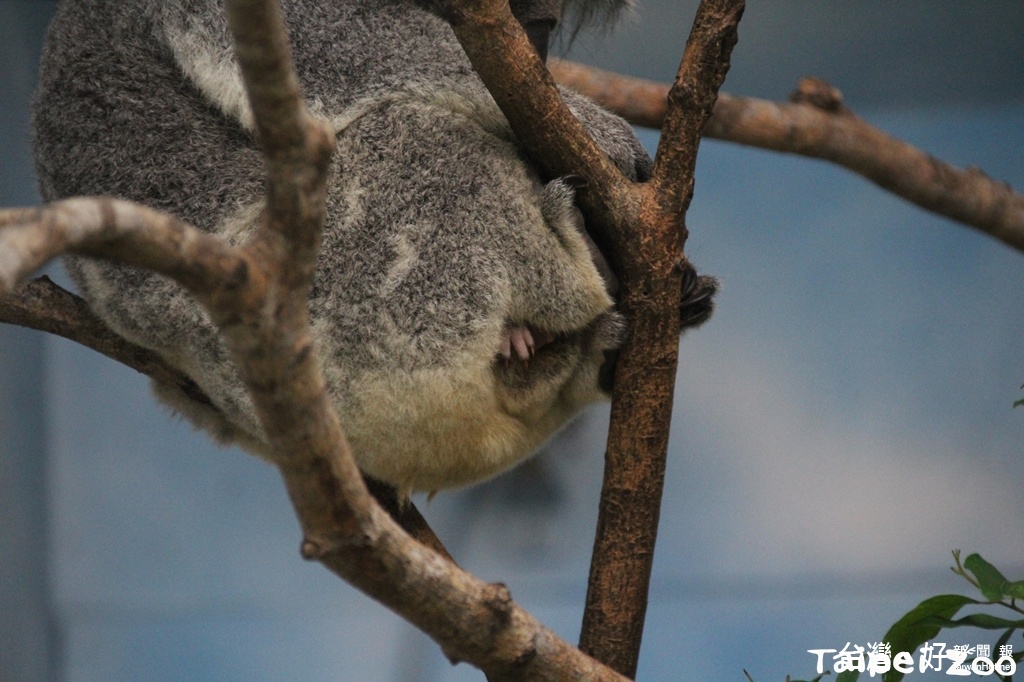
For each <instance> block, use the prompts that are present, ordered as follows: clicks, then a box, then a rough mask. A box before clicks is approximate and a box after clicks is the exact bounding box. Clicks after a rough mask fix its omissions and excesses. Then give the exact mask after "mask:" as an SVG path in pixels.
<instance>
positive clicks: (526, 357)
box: [498, 325, 536, 363]
mask: <svg viewBox="0 0 1024 682" xmlns="http://www.w3.org/2000/svg"><path fill="white" fill-rule="evenodd" d="M513 351H515V354H516V358H517V359H518V360H520V361H522V362H524V363H528V362H529V361H530V358H532V357H533V354H534V353H535V352H536V345H535V343H534V340H533V333H532V332H531V331H530V329H529V327H523V326H518V325H517V326H513V327H506V329H505V333H504V334H502V337H501V348H500V349H499V351H498V352H499V354H500V355H501V357H502V358H504V360H505V362H506V363H507V362H509V361H510V360H511V359H512V352H513Z"/></svg>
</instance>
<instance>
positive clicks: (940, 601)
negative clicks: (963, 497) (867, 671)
mask: <svg viewBox="0 0 1024 682" xmlns="http://www.w3.org/2000/svg"><path fill="white" fill-rule="evenodd" d="M972 556H974V555H972ZM977 603H979V602H978V601H977V600H975V599H971V598H970V597H965V596H963V595H960V594H940V595H938V596H935V597H929V598H928V599H925V600H924V601H923V602H921V603H920V604H918V605H917V606H915V607H914V608H913V609H912V610H911V611H910V612H909V613H907V615H905V616H903V617H902V618H900V619H899V620H898V621H896V623H895V624H894V625H893V626H892V627H891V628H889V631H888V632H887V633H885V637H884V638H883V639H882V641H883V642H888V643H889V644H890V645H891V646H892V656H893V658H895V657H896V654H898V653H899V652H901V651H907V652H909V653H910V654H911V655H913V653H914V652H915V650H916V649H917V647H919V646H921V645H922V644H924V643H925V642H927V641H929V640H930V639H931V638H932V637H934V636H935V635H937V634H939V630H941V629H942V626H941V625H936V624H934V623H930V622H928V620H929V619H931V618H945V619H947V620H948V619H950V618H952V617H953V616H955V615H956V613H957V611H959V610H960V609H961V608H962V607H964V606H966V605H968V604H977ZM901 679H903V673H901V672H900V671H898V670H896V669H895V668H893V669H891V670H889V672H887V673H885V674H884V675H882V681H883V682H899V681H900V680H901ZM836 682H840V681H839V680H838V678H837V680H836Z"/></svg>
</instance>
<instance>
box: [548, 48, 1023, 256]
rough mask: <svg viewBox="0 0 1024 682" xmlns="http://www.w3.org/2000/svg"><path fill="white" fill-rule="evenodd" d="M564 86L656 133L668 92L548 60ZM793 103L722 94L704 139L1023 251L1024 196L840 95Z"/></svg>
mask: <svg viewBox="0 0 1024 682" xmlns="http://www.w3.org/2000/svg"><path fill="white" fill-rule="evenodd" d="M549 66H550V68H551V72H552V73H553V74H554V76H555V78H556V79H557V80H558V81H559V82H560V83H562V84H564V85H568V86H569V87H571V88H573V89H575V90H578V91H580V92H582V93H583V94H586V95H589V96H590V97H592V98H594V99H595V100H597V101H598V102H600V103H601V104H603V105H604V106H606V107H608V108H609V109H610V110H612V111H614V112H616V113H618V114H619V115H621V116H622V117H624V118H625V119H627V120H628V121H630V122H631V123H634V124H635V125H641V126H646V127H648V128H661V126H662V122H663V120H664V118H665V111H666V108H667V106H668V100H667V95H668V90H669V86H667V85H664V84H661V83H655V82H653V81H648V80H643V79H640V78H631V77H628V76H621V75H618V74H614V73H610V72H608V71H601V70H600V69H595V68H592V67H589V66H584V65H582V64H574V63H572V62H566V61H560V60H551V62H550V63H549ZM792 99H793V101H792V102H791V103H788V104H786V103H776V102H769V101H766V100H761V99H755V98H753V97H736V96H733V95H728V94H725V93H722V94H721V95H720V96H719V98H718V102H717V104H716V105H715V111H714V115H712V117H711V120H710V121H709V122H708V126H707V128H706V129H705V131H704V134H705V136H707V137H710V138H714V139H719V140H726V141H729V142H736V143H739V144H744V145H749V146H752V147H759V148H761V149H771V150H773V151H777V152H785V153H790V154H799V155H801V156H808V157H811V158H816V159H824V160H826V161H830V162H832V163H835V164H837V165H839V166H843V167H844V168H847V169H849V170H851V171H853V172H854V173H858V174H860V175H863V176H864V177H865V178H867V179H868V180H870V181H871V182H873V183H875V184H876V185H878V186H879V187H881V188H882V189H885V190H887V191H889V192H892V193H893V194H895V195H897V196H900V197H902V198H904V199H906V200H907V201H911V202H913V203H915V204H917V205H918V206H920V207H921V208H923V209H925V210H927V211H931V212H933V213H937V214H939V215H943V216H946V217H947V218H950V219H952V220H955V221H957V222H960V223H962V224H964V225H967V226H969V227H972V228H974V229H976V230H978V231H980V232H983V233H985V234H987V235H989V236H991V237H994V238H995V239H998V240H1000V241H1001V242H1003V243H1004V244H1007V245H1008V246H1011V247H1013V248H1014V249H1017V250H1018V251H1024V196H1022V195H1020V194H1018V193H1016V192H1014V191H1013V189H1012V188H1011V187H1010V186H1009V185H1007V184H1006V183H1003V182H999V181H997V180H993V179H992V178H990V177H988V176H987V175H985V173H984V172H983V171H981V170H980V169H978V168H973V167H971V168H966V169H962V168H957V167H955V166H953V165H951V164H948V163H946V162H944V161H942V160H940V159H937V158H935V157H934V156H931V155H930V154H927V153H925V152H923V151H921V150H920V149H917V148H916V147H914V146H912V145H910V144H907V143H906V142H903V141H902V140H898V139H896V138H894V137H892V136H890V135H887V134H886V133H884V132H882V131H881V130H879V129H878V128H875V127H874V126H872V125H870V124H869V123H867V122H866V121H864V120H863V119H861V118H859V117H857V116H856V115H854V114H853V112H851V111H850V110H849V109H848V108H847V107H846V106H844V105H843V103H842V100H841V96H840V95H839V91H838V90H836V89H835V88H832V87H829V86H827V85H825V84H822V83H821V82H820V81H816V80H814V79H805V80H804V81H802V82H801V84H800V86H799V87H798V90H797V91H796V93H794V96H793V98H792Z"/></svg>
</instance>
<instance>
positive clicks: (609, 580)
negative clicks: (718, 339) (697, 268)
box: [580, 0, 744, 677]
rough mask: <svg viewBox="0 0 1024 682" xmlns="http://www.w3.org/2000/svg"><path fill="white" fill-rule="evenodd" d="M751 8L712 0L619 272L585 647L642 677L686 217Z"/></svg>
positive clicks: (685, 62) (698, 24)
mask: <svg viewBox="0 0 1024 682" xmlns="http://www.w3.org/2000/svg"><path fill="white" fill-rule="evenodd" d="M743 8H744V3H743V2H742V0H736V1H730V0H714V1H703V2H701V3H700V6H699V7H698V9H697V16H696V19H695V20H694V25H693V29H692V31H691V33H690V37H689V39H688V41H687V44H686V50H685V52H684V54H683V59H682V62H681V64H680V67H679V73H678V75H677V77H676V81H675V83H674V85H673V87H672V89H671V91H670V93H669V96H668V101H669V109H668V112H667V116H666V120H665V125H664V128H663V132H662V140H661V143H660V144H659V145H658V152H657V155H656V156H655V165H654V173H653V176H652V178H651V180H650V181H649V182H648V183H647V184H646V185H644V186H642V187H639V188H637V189H638V190H639V191H640V194H641V196H642V200H641V212H640V215H639V216H638V218H639V222H638V223H637V225H636V234H635V235H634V239H635V244H636V249H637V255H636V260H633V261H631V262H630V263H629V266H628V267H627V268H626V269H624V270H623V272H621V273H620V279H621V280H622V296H621V299H620V305H621V307H622V309H623V312H624V313H625V314H626V316H627V318H628V319H629V321H630V327H631V329H630V338H629V340H628V341H627V344H626V347H625V348H624V349H623V351H622V353H621V355H620V357H619V361H618V365H617V367H616V372H615V391H614V394H613V399H612V417H611V426H610V428H609V434H608V450H607V453H606V455H605V474H604V484H603V487H602V491H601V506H600V511H599V517H598V526H597V534H596V537H595V540H594V552H593V558H592V562H591V567H590V581H589V585H588V590H587V602H586V609H585V612H584V616H583V626H582V631H581V635H580V649H581V650H583V651H584V652H586V653H589V654H591V655H592V656H594V657H595V658H597V659H599V660H601V661H604V662H605V663H608V664H609V665H610V666H612V667H613V668H615V669H616V670H618V671H620V672H622V673H623V674H625V675H628V676H630V677H633V676H635V674H636V666H637V662H638V660H639V653H640V645H641V641H642V637H643V627H644V618H645V615H646V612H647V595H648V588H649V584H650V575H651V566H652V563H653V560H654V546H655V540H656V539H657V529H658V519H659V514H660V509H661V496H662V490H663V485H664V476H665V458H666V454H667V450H668V432H669V424H670V421H671V416H672V399H673V391H674V388H675V374H676V363H677V355H678V348H679V331H680V325H679V317H678V314H673V313H675V312H676V310H677V309H678V305H679V297H680V292H681V269H680V267H679V266H680V264H681V261H682V259H683V246H684V244H685V241H686V236H687V231H686V226H685V217H686V211H687V209H688V208H689V205H690V200H691V198H692V196H693V187H694V168H695V166H696V160H697V150H698V147H699V144H700V139H701V133H702V131H703V130H704V126H705V123H706V122H707V119H708V117H710V115H711V110H712V108H713V106H714V103H715V98H716V96H717V93H718V89H719V87H721V85H722V82H723V81H724V79H725V74H726V72H727V71H728V68H729V57H730V54H731V52H732V48H733V46H734V45H735V44H736V40H737V33H736V28H737V25H738V22H739V20H740V17H741V16H742V13H743Z"/></svg>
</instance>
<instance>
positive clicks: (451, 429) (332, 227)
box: [34, 0, 650, 496]
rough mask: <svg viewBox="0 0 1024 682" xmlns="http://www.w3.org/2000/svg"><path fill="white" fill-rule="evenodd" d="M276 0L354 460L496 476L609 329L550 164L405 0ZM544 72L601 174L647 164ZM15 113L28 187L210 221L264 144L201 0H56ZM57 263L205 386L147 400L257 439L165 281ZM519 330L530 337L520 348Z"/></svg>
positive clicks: (241, 186)
mask: <svg viewBox="0 0 1024 682" xmlns="http://www.w3.org/2000/svg"><path fill="white" fill-rule="evenodd" d="M583 4H585V3H583ZM283 5H284V9H285V13H286V18H287V24H288V28H289V32H290V35H291V40H292V46H293V52H294V57H295V64H296V68H297V71H298V74H299V78H300V81H301V83H302V86H303V90H304V97H305V100H306V103H307V105H308V107H309V108H310V110H311V112H312V113H313V114H314V115H316V116H318V117H321V118H323V119H325V120H327V121H329V122H330V123H331V124H332V125H333V126H334V129H335V130H336V131H337V152H336V154H335V157H334V161H333V164H332V166H331V168H330V175H329V180H328V188H329V193H328V199H327V221H326V228H325V234H324V239H323V247H322V253H321V256H320V262H319V265H318V268H317V270H316V273H315V276H314V281H313V287H312V293H311V298H310V309H311V319H312V328H313V333H314V338H315V340H316V342H317V346H318V350H319V353H320V358H321V362H322V364H323V369H324V372H325V375H326V378H327V382H328V389H329V392H330V395H331V397H332V399H333V402H334V404H335V407H336V408H337V410H338V412H339V414H340V416H341V420H342V424H343V425H344V427H345V430H346V432H347V434H348V436H349V438H350V441H351V443H352V445H353V448H354V451H355V453H356V457H357V460H358V462H359V465H360V467H361V469H362V470H363V471H364V472H365V473H367V474H369V475H370V476H373V477H375V478H377V479H380V480H382V481H384V482H387V483H389V484H391V485H394V486H395V487H396V488H397V489H398V491H399V493H400V495H402V496H407V495H408V494H409V493H410V492H412V491H416V490H427V491H435V490H438V489H441V488H446V487H450V486H456V485H462V484H467V483H471V482H474V481H478V480H481V479H484V478H487V477H489V476H492V475H495V474H497V473H498V472H500V471H502V470H504V469H507V468H508V467H510V466H512V465H513V464H515V463H516V462H518V461H520V460H521V459H523V458H524V457H526V456H528V455H529V454H531V453H532V452H534V451H535V450H536V449H537V448H538V447H539V446H540V445H541V444H542V443H543V442H544V441H545V440H546V439H547V438H549V437H550V436H551V435H552V433H554V432H555V431H556V430H557V429H559V428H560V427H561V426H562V425H563V424H564V423H565V422H566V421H567V420H568V419H570V418H571V417H572V416H573V415H574V414H576V413H577V412H578V411H579V410H580V409H581V408H582V407H583V406H584V405H586V404H587V403H590V402H592V401H595V400H598V399H600V398H601V397H602V393H601V391H600V390H599V388H598V370H599V367H600V366H601V363H602V362H603V361H604V356H605V351H609V350H612V349H614V348H615V347H617V345H618V344H619V343H620V337H621V335H622V324H621V322H620V320H619V318H618V316H617V314H616V313H615V312H614V310H613V300H612V299H611V297H610V295H609V293H608V287H607V286H606V283H605V281H603V279H602V277H601V275H600V274H599V272H598V268H597V267H596V265H595V262H594V259H593V258H592V255H591V251H590V248H591V247H592V244H588V239H587V237H586V233H585V231H584V229H583V225H582V221H581V218H580V216H579V212H578V211H577V210H576V208H575V207H574V205H573V200H574V190H573V188H572V186H571V185H572V183H571V182H568V181H566V180H564V179H554V180H551V181H547V182H545V181H544V180H542V178H540V177H539V175H538V173H537V171H536V170H535V169H534V168H533V166H532V165H531V164H530V163H529V162H528V161H526V160H525V158H524V156H523V154H522V152H521V150H520V149H519V148H518V147H517V144H516V141H515V139H514V137H513V135H512V133H511V131H510V130H509V128H508V124H507V122H506V121H505V119H504V117H503V116H502V114H501V112H500V111H499V110H498V109H497V107H496V105H495V104H494V102H493V100H492V99H491V97H490V95H489V94H488V93H487V91H486V89H485V88H484V87H483V85H482V84H481V82H480V81H479V80H478V78H477V76H476V75H475V73H474V72H473V70H472V68H471V67H470V65H469V62H468V61H467V59H466V57H465V56H464V54H463V52H462V50H461V48H460V46H459V45H458V43H457V42H456V40H455V38H454V35H453V34H452V33H451V31H450V29H449V28H448V26H447V25H446V24H445V23H444V22H443V21H441V20H440V19H438V18H437V17H436V16H434V15H433V14H431V13H430V12H428V11H426V10H424V9H422V8H420V7H419V6H418V5H416V4H415V3H413V2H412V1H411V0H285V1H284V3H283ZM515 5H518V6H519V12H518V13H517V16H520V17H522V16H526V17H527V19H531V18H532V19H534V20H536V19H537V18H538V16H539V21H541V22H549V20H550V22H549V23H553V21H554V20H555V19H557V16H555V14H557V13H558V12H560V0H520V1H518V2H516V3H515ZM583 9H584V11H585V10H586V8H585V7H584V8H583ZM524 23H528V22H524ZM531 35H533V34H531ZM563 94H564V97H565V99H566V101H567V103H568V104H569V106H570V108H571V109H572V110H573V111H574V113H575V114H576V115H577V116H578V117H579V118H580V119H581V120H582V121H583V122H584V124H585V126H586V127H587V129H588V130H589V131H590V133H591V135H592V136H593V137H594V138H595V140H596V141H597V143H598V144H599V145H600V147H601V148H602V149H604V150H605V151H606V152H607V153H608V155H609V156H610V157H611V159H612V160H613V161H614V162H615V163H616V164H617V165H618V166H619V167H620V168H621V169H622V170H623V172H625V173H626V174H627V175H629V176H630V177H633V178H636V177H637V176H638V175H639V176H644V175H646V174H647V173H648V172H649V167H650V159H649V157H648V155H647V154H646V152H644V150H643V149H642V148H641V147H640V145H639V143H638V142H637V140H636V138H635V136H634V135H633V133H632V131H631V130H630V128H629V127H628V126H627V125H626V124H625V123H624V122H623V121H622V120H621V119H619V118H617V117H615V116H612V115H611V114H609V113H607V112H605V111H603V110H602V109H600V108H599V107H598V106H596V105H595V104H593V103H592V102H590V101H589V100H587V99H585V98H583V97H581V96H579V95H577V94H575V93H572V92H568V91H564V92H563ZM34 131H35V145H36V157H37V165H38V170H39V177H40V183H41V187H42V192H43V196H44V197H45V198H46V199H48V200H54V199H59V198H63V197H68V196H73V195H113V196H116V197H120V198H124V199H129V200H133V201H137V202H140V203H143V204H146V205H148V206H152V207H155V208H158V209H162V210H165V211H168V212H170V213H173V214H175V215H177V216H178V217H180V218H182V219H184V220H187V221H189V222H190V223H192V224H194V225H196V226H198V227H199V228H201V229H203V230H205V231H209V232H213V233H217V234H219V235H221V236H223V237H224V238H226V239H228V240H230V241H231V242H233V243H239V242H241V241H243V240H245V239H246V237H247V236H248V235H249V233H250V231H251V230H252V229H253V226H254V225H255V224H256V222H257V217H258V215H259V213H260V210H261V207H262V202H263V184H264V178H263V163H262V160H261V157H260V153H259V147H258V144H257V141H256V139H255V138H254V134H253V132H252V115H251V112H250V110H249V107H248V104H247V101H246V99H245V95H244V91H243V88H242V83H241V80H240V77H239V75H238V69H237V66H236V63H235V62H234V59H233V57H232V52H231V48H230V41H229V37H228V33H227V28H226V23H225V19H224V17H223V14H222V11H221V9H220V6H219V3H218V2H217V1H216V0H62V2H61V3H60V4H59V6H58V10H57V14H56V17H55V18H54V21H53V23H52V25H51V28H50V31H49V34H48V37H47V43H46V48H45V52H44V57H43V60H42V65H41V72H40V83H39V89H38V92H37V95H36V99H35V104H34ZM67 265H68V269H69V271H70V272H71V274H72V276H73V278H74V279H75V281H76V282H77V284H78V285H79V286H80V288H81V291H82V294H83V296H84V297H85V298H86V299H87V300H88V301H89V303H90V305H91V307H92V308H93V310H94V311H95V312H96V313H97V314H98V315H99V316H100V317H101V318H102V319H103V320H104V321H105V322H106V323H107V324H108V325H109V326H110V327H111V328H112V329H114V330H115V331H116V332H118V333H119V334H121V335H122V336H124V337H125V338H127V339H129V340H131V341H133V342H135V343H137V344H140V345H142V346H145V347H148V348H151V349H153V350H155V351H157V352H158V353H159V354H160V355H162V356H163V357H164V358H165V359H166V360H167V361H168V362H170V363H171V364H172V365H174V366H176V367H178V368H179V369H181V370H182V371H183V372H185V373H186V374H188V375H189V376H190V377H191V378H192V379H193V380H194V381H195V382H196V383H197V384H198V386H199V387H200V388H201V389H202V390H203V391H204V392H205V393H206V395H207V396H209V398H210V399H211V401H212V402H213V405H212V406H211V405H209V404H205V403H202V402H197V401H194V400H192V399H191V398H189V396H187V395H185V393H183V392H182V391H180V390H178V389H176V388H175V387H172V386H166V385H156V386H155V388H156V391H157V394H158V395H159V397H160V398H161V399H162V400H164V401H165V402H166V403H168V404H169V405H171V406H172V407H173V408H175V409H176V410H178V411H179V412H181V413H182V414H183V415H184V416H186V417H187V418H188V419H189V420H191V421H192V422H193V423H195V424H196V425H198V426H200V427H202V428H204V429H206V430H208V431H210V432H211V433H212V434H214V435H215V437H217V438H218V439H219V440H221V441H227V442H237V443H239V444H241V445H242V446H243V447H245V448H247V449H249V450H251V451H253V452H254V453H256V454H263V455H265V454H266V446H265V439H264V436H263V433H262V431H261V428H260V425H259V424H258V422H257V420H256V417H255V415H254V412H253V408H252V405H251V403H250V401H249V399H248V397H247V395H246V392H245V390H244V387H243V385H242V383H241V381H240V379H239V378H238V375H237V373H236V370H235V368H234V367H233V365H232V364H231V362H230V360H229V358H228V354H227V351H226V349H225V348H224V346H223V344H222V343H221V341H220V340H219V338H218V336H217V333H216V330H215V329H214V328H213V326H212V324H211V323H210V321H209V319H208V318H207V316H206V314H205V313H204V311H203V310H202V309H201V308H200V307H199V306H198V305H197V304H196V303H194V302H193V300H192V299H191V298H190V297H189V296H188V295H187V294H186V293H185V292H183V291H182V290H181V289H180V288H179V287H178V286H177V285H175V284H174V283H172V282H170V281H168V280H166V279H164V278H162V277H160V276H157V275H154V274H152V273H149V272H144V271H141V270H138V269H134V268H130V267H125V266H121V265H116V264H110V263H105V262H100V261H94V260H89V259H83V258H74V259H68V262H67ZM530 335H532V337H533V341H534V343H535V344H536V346H537V348H536V353H535V354H534V355H533V356H532V357H528V356H529V353H526V354H524V353H521V352H520V350H519V349H520V348H521V347H522V345H521V344H522V343H523V339H524V338H528V337H529V336H530ZM517 343H518V344H520V345H517Z"/></svg>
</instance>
